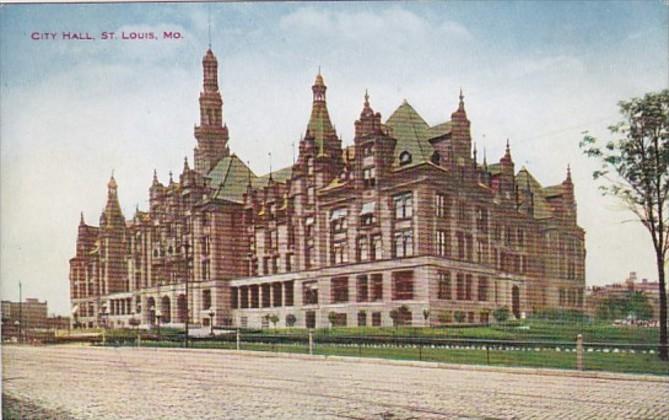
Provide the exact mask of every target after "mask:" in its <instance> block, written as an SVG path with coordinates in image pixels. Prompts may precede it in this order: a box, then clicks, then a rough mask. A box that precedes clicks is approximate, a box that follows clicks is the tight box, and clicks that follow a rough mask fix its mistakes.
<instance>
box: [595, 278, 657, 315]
mask: <svg viewBox="0 0 669 420" xmlns="http://www.w3.org/2000/svg"><path fill="white" fill-rule="evenodd" d="M633 292H641V293H643V294H644V295H645V296H646V298H648V303H650V306H651V307H652V308H653V318H652V319H653V320H658V319H659V318H660V283H659V282H656V281H655V282H651V281H648V279H642V280H641V281H640V282H639V281H638V280H637V274H636V272H634V271H632V272H630V274H629V276H628V277H627V278H626V279H625V280H624V281H622V282H620V283H611V284H607V285H604V286H589V287H588V288H587V289H586V298H585V306H586V308H585V309H586V312H587V314H588V315H590V316H593V317H594V316H596V315H597V308H599V306H600V305H601V303H602V302H603V301H604V300H605V299H609V298H612V297H619V298H623V297H625V296H627V295H628V294H629V293H633Z"/></svg>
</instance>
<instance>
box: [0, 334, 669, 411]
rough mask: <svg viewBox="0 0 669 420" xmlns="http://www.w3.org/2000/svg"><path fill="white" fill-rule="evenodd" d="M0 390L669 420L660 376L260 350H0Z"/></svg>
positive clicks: (284, 406) (117, 398)
mask: <svg viewBox="0 0 669 420" xmlns="http://www.w3.org/2000/svg"><path fill="white" fill-rule="evenodd" d="M2 359H3V380H2V383H3V393H5V395H6V397H7V398H12V399H15V400H18V401H24V402H26V404H29V405H36V406H39V407H41V408H42V409H44V410H48V411H50V412H59V413H62V415H63V417H72V418H81V419H89V418H90V419H100V418H113V419H117V418H136V419H155V418H169V419H179V418H200V419H214V418H216V419H220V418H239V419H242V418H243V419H246V418H272V419H283V418H333V419H334V418H350V419H393V420H396V419H408V418H414V419H415V418H421V419H422V418H427V419H431V418H507V419H509V418H550V419H566V418H592V419H599V418H637V419H651V418H669V383H667V382H655V381H646V380H641V379H643V378H640V377H635V376H631V375H627V376H625V375H619V376H618V375H616V376H614V375H612V376H611V378H606V379H603V378H584V377H573V376H556V375H543V374H520V373H513V372H510V371H504V370H499V371H481V370H477V369H450V368H434V367H428V366H425V367H423V366H421V365H420V364H416V365H417V366H406V365H400V364H393V363H384V362H377V361H354V360H352V361H342V360H324V359H322V358H308V357H301V358H296V357H284V356H276V357H274V356H272V357H264V356H261V355H259V354H253V353H246V352H244V353H235V352H232V351H220V350H218V351H212V350H179V349H154V348H141V349H138V348H94V347H84V346H77V347H74V346H54V347H27V346H5V347H4V348H3V349H2Z"/></svg>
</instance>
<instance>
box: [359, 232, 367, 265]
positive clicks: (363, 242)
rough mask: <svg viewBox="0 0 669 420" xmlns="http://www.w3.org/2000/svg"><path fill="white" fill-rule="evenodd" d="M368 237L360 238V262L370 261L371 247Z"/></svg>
mask: <svg viewBox="0 0 669 420" xmlns="http://www.w3.org/2000/svg"><path fill="white" fill-rule="evenodd" d="M368 243H369V242H368V241H367V237H366V236H361V237H360V238H358V252H357V254H358V262H360V261H367V260H368V259H369V246H368Z"/></svg>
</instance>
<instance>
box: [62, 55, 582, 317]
mask: <svg viewBox="0 0 669 420" xmlns="http://www.w3.org/2000/svg"><path fill="white" fill-rule="evenodd" d="M203 68H204V83H203V91H202V93H201V94H200V124H199V125H198V126H196V127H195V133H194V134H195V138H196V140H197V146H196V148H195V153H194V155H195V159H194V160H195V164H194V169H191V168H190V166H189V163H188V160H187V159H185V161H184V166H183V170H182V173H181V175H180V176H179V179H178V182H177V181H175V180H174V179H173V177H172V174H170V179H169V182H168V183H167V185H164V184H162V183H161V182H160V181H159V180H158V177H157V174H155V173H154V178H153V182H152V184H151V187H150V188H149V194H150V208H149V209H148V211H140V210H139V209H137V211H136V212H135V215H134V216H133V218H132V219H131V220H126V219H125V218H124V216H123V214H122V212H121V209H120V206H119V203H118V198H117V188H118V187H117V185H116V181H115V180H114V178H113V176H112V178H111V179H110V181H109V184H108V198H107V204H106V207H105V210H104V212H103V214H102V216H101V217H100V226H99V227H94V226H89V225H88V224H86V223H85V221H84V219H83V215H82V219H81V223H80V225H79V230H78V238H77V250H76V255H75V257H74V258H72V259H71V260H70V291H71V300H72V305H73V313H74V314H75V316H74V320H75V322H78V323H79V324H81V325H84V326H96V325H100V324H106V325H111V326H127V325H129V324H131V323H132V324H135V323H140V324H141V325H144V326H151V325H153V324H154V323H155V322H157V320H158V318H159V317H160V323H161V324H168V325H173V326H183V325H184V323H185V321H186V318H187V317H188V318H189V320H190V323H192V324H200V325H209V323H210V322H212V321H213V322H214V325H217V326H236V327H268V326H271V325H272V324H276V326H278V327H285V326H295V327H325V326H328V325H330V324H335V325H340V326H358V325H368V326H371V325H381V326H388V325H393V324H394V323H402V324H411V325H428V324H429V325H438V324H444V323H450V322H468V323H486V322H491V321H493V319H492V315H491V314H492V312H493V311H494V310H495V309H497V308H500V307H504V306H506V307H508V308H509V309H510V310H511V312H512V314H513V316H515V317H522V316H523V314H528V313H531V312H534V311H538V310H542V309H547V308H565V309H567V308H569V309H581V308H582V306H583V289H584V286H585V274H584V261H585V247H584V231H583V230H582V229H581V228H580V227H579V226H578V224H577V220H576V202H575V199H574V186H573V183H572V181H571V176H570V173H569V170H567V176H566V178H565V180H564V181H563V182H562V183H561V184H558V185H554V186H549V187H543V186H542V185H541V184H540V183H539V182H538V181H537V180H536V179H535V178H534V177H533V176H532V175H531V174H530V173H529V171H528V170H527V169H526V168H522V169H520V170H519V171H518V172H516V171H515V168H514V163H513V159H512V157H511V149H510V146H509V144H508V142H507V147H506V152H505V154H504V156H503V157H502V158H501V159H500V160H499V162H497V163H491V164H488V163H487V160H486V158H485V157H484V158H483V161H482V162H478V161H477V152H476V148H475V146H474V147H472V139H471V135H470V122H469V120H468V119H467V113H466V111H465V105H464V97H463V95H462V92H461V93H460V98H459V103H458V105H457V109H456V110H455V112H453V113H452V114H451V116H450V120H448V121H446V122H444V123H441V124H437V125H435V126H430V125H429V124H428V123H426V122H425V121H424V120H423V119H422V117H421V116H420V115H419V114H418V113H417V112H416V111H415V110H414V109H413V107H412V106H411V105H410V104H409V103H408V102H406V101H405V102H404V103H403V104H402V105H400V106H399V108H397V110H396V111H395V112H394V113H393V114H392V115H391V116H390V117H389V118H388V119H387V120H386V121H385V122H383V121H382V118H381V115H380V114H379V113H377V112H375V111H374V110H373V109H372V107H371V105H370V102H369V96H368V95H367V94H365V98H364V103H363V109H362V112H361V113H360V118H359V120H357V121H356V122H355V139H354V142H353V144H352V145H350V146H347V147H343V146H342V142H341V139H340V138H339V136H338V135H337V133H336V131H335V129H334V127H333V125H332V123H331V121H330V117H329V113H328V108H327V101H326V91H327V87H326V85H325V82H324V80H323V77H322V75H321V74H320V73H319V74H318V75H317V77H316V80H315V82H314V85H313V86H312V91H313V105H312V112H311V116H310V118H309V122H308V124H307V128H306V130H305V133H304V135H303V137H302V138H301V139H300V142H299V156H298V159H297V161H296V162H295V164H294V165H292V166H290V167H287V168H284V169H280V170H277V171H271V172H270V173H269V174H266V175H263V176H257V175H255V174H254V173H253V172H252V171H251V170H250V169H249V168H248V166H246V165H245V164H244V163H243V161H242V160H241V159H239V158H238V157H237V156H236V155H235V154H234V153H231V152H230V150H229V147H228V139H229V134H228V128H227V125H226V124H224V122H223V114H222V106H223V101H222V98H221V94H220V92H219V89H218V80H217V74H216V73H217V61H216V58H215V57H214V55H213V53H212V52H211V50H209V51H207V53H206V55H205V57H204V59H203ZM563 294H564V295H565V296H567V297H568V298H561V296H562V295H563ZM187 313H188V315H187Z"/></svg>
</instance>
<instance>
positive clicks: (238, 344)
mask: <svg viewBox="0 0 669 420" xmlns="http://www.w3.org/2000/svg"><path fill="white" fill-rule="evenodd" d="M240 341H241V337H240V336H239V328H237V351H239V350H240V349H241V346H240Z"/></svg>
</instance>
